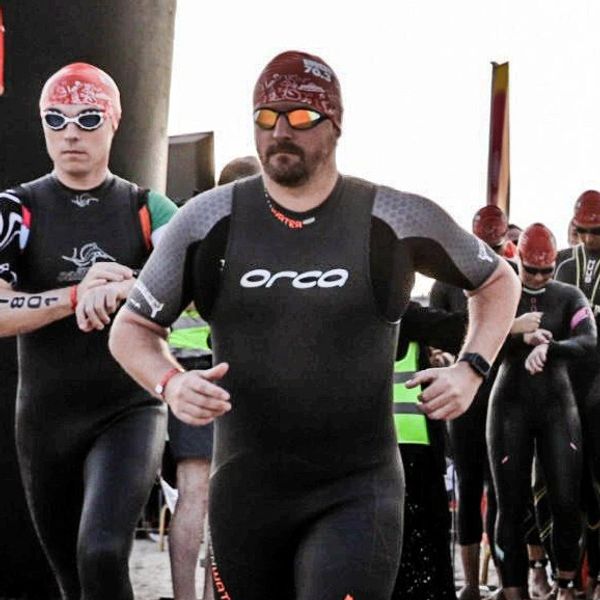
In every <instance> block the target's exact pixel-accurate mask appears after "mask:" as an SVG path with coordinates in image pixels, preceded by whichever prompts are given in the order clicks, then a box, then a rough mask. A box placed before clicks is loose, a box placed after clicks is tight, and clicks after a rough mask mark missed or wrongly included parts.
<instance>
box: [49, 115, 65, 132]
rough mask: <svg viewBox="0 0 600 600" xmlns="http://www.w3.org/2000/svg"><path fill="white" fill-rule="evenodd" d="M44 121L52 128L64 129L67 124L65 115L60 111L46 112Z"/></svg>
mask: <svg viewBox="0 0 600 600" xmlns="http://www.w3.org/2000/svg"><path fill="white" fill-rule="evenodd" d="M44 122H45V123H46V125H48V127H50V129H62V128H63V127H64V126H65V125H66V124H67V120H66V119H65V117H64V115H61V114H58V113H46V114H45V115H44Z"/></svg>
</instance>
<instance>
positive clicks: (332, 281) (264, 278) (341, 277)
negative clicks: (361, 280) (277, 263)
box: [240, 269, 348, 290]
mask: <svg viewBox="0 0 600 600" xmlns="http://www.w3.org/2000/svg"><path fill="white" fill-rule="evenodd" d="M279 280H281V281H282V282H283V281H287V282H288V283H291V284H292V287H295V288H296V289H299V290H305V289H308V288H314V287H320V288H333V287H343V286H344V285H345V284H346V281H348V271H347V270H346V269H331V270H330V271H305V272H304V273H298V271H279V272H278V273H271V271H268V270H267V269H254V270H252V271H248V272H247V273H244V275H243V276H242V278H241V279H240V285H241V286H242V287H245V288H258V287H267V288H270V287H273V285H274V284H275V283H276V282H277V281H279Z"/></svg>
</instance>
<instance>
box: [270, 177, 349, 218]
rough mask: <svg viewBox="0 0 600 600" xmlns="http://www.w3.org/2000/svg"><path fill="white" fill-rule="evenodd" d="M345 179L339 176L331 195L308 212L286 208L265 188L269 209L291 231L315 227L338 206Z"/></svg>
mask: <svg viewBox="0 0 600 600" xmlns="http://www.w3.org/2000/svg"><path fill="white" fill-rule="evenodd" d="M342 183H343V177H342V176H341V175H338V178H337V181H336V182H335V185H334V186H333V189H332V190H331V192H330V193H329V195H328V196H327V197H326V198H325V200H323V202H321V204H319V205H318V206H315V207H314V208H311V209H309V210H306V211H294V210H290V209H289V208H285V207H284V206H282V205H281V204H279V202H277V200H275V199H274V198H273V197H272V196H271V195H270V194H269V192H268V191H267V189H266V187H265V188H263V190H264V194H265V199H266V203H265V204H266V206H267V209H268V210H269V211H270V212H271V214H272V215H273V217H274V218H275V219H277V220H278V221H281V222H282V223H283V224H284V225H287V226H288V227H289V228H290V229H303V228H304V227H307V226H309V225H313V224H314V223H316V222H317V221H318V220H319V219H321V218H322V217H323V216H324V215H325V214H327V212H329V211H330V210H333V208H335V206H337V204H338V202H339V199H340V197H341V191H342V187H343V186H342Z"/></svg>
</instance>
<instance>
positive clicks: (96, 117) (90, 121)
mask: <svg viewBox="0 0 600 600" xmlns="http://www.w3.org/2000/svg"><path fill="white" fill-rule="evenodd" d="M102 121H104V116H103V115H102V113H98V112H94V113H84V114H82V115H79V117H78V118H77V124H78V125H79V127H81V128H82V129H97V128H98V127H100V125H102Z"/></svg>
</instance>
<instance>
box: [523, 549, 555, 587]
mask: <svg viewBox="0 0 600 600" xmlns="http://www.w3.org/2000/svg"><path fill="white" fill-rule="evenodd" d="M527 554H528V555H529V595H530V596H531V598H545V597H546V596H547V595H548V594H549V593H550V592H551V590H552V587H551V586H550V584H549V583H548V574H547V573H546V565H547V564H548V559H547V558H546V551H545V550H544V547H543V546H533V545H528V546H527Z"/></svg>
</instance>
